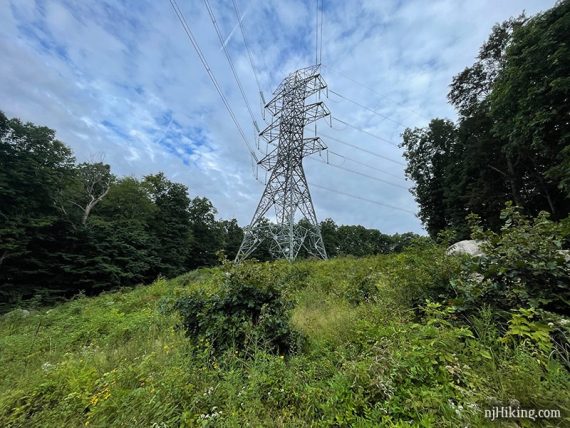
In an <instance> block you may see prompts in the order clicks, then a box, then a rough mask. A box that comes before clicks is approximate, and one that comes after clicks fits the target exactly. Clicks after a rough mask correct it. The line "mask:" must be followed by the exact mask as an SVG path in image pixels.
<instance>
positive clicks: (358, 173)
mask: <svg viewBox="0 0 570 428" xmlns="http://www.w3.org/2000/svg"><path fill="white" fill-rule="evenodd" d="M308 159H311V160H314V161H318V162H322V163H324V164H326V165H329V166H332V167H333V168H337V169H341V170H343V171H346V172H350V173H352V174H356V175H360V176H361V177H366V178H369V179H371V180H376V181H379V182H381V183H385V184H388V185H390V186H394V187H399V188H400V189H404V190H409V188H408V187H406V186H402V185H401V184H398V183H394V182H392V181H388V180H384V179H383V178H379V177H375V176H373V175H370V174H365V173H364V172H360V171H355V170H353V169H350V168H346V167H344V166H341V165H335V164H334V163H330V162H327V161H325V160H322V159H320V158H314V157H309V158H308Z"/></svg>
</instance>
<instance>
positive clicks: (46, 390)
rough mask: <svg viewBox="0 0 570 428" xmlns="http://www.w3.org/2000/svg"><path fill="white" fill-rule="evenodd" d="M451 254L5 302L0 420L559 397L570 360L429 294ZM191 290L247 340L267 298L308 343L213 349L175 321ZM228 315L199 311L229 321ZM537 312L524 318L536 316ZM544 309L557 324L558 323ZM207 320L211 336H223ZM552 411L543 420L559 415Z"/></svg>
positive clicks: (440, 416)
mask: <svg viewBox="0 0 570 428" xmlns="http://www.w3.org/2000/svg"><path fill="white" fill-rule="evenodd" d="M462 262H463V260H462V259H461V258H457V257H446V256H445V255H444V251H443V249H441V248H439V247H437V246H435V245H433V244H431V246H430V247H426V246H419V247H418V246H416V247H413V248H410V249H408V250H406V251H404V252H402V253H399V254H387V255H380V256H375V257H367V258H361V259H355V258H336V259H333V260H329V261H326V262H324V261H299V262H295V263H292V264H291V263H287V262H284V261H278V262H273V263H247V264H245V265H243V266H241V267H239V268H237V269H234V268H231V267H230V266H229V265H228V266H224V267H221V268H213V269H199V270H196V271H192V272H189V273H187V274H185V275H183V276H181V277H179V278H176V279H173V280H169V281H166V280H160V281H157V282H155V283H154V284H152V285H149V286H144V287H137V288H134V289H132V290H129V291H127V290H123V291H120V292H112V293H103V294H101V295H99V296H97V297H80V298H77V299H74V300H73V301H69V302H67V303H65V304H62V305H58V306H56V307H53V308H50V309H47V308H40V309H37V310H32V311H29V312H25V311H13V312H11V313H10V314H7V315H4V316H3V317H1V318H0V349H2V352H0V371H1V372H2V376H1V377H0V425H2V426H7V427H18V426H97V427H98V426H153V424H156V425H158V426H168V427H171V426H247V425H250V426H323V427H325V426H387V427H390V426H392V427H403V426H440V427H457V426H477V427H478V426H488V425H489V421H488V420H485V418H484V413H483V411H484V409H486V408H489V407H490V406H492V405H499V404H503V405H509V403H510V402H512V401H513V400H517V401H518V402H519V403H520V405H521V407H523V408H549V409H552V408H553V409H562V410H563V409H565V408H567V407H568V403H569V402H570V395H569V391H570V376H569V375H568V371H567V369H566V368H564V367H563V366H562V365H561V364H560V363H559V362H558V360H557V358H554V356H550V354H547V355H546V354H545V353H544V352H542V351H540V349H539V348H538V345H536V344H534V343H535V342H534V341H531V339H527V342H528V344H524V343H523V342H524V339H523V338H522V337H520V336H513V337H512V340H510V339H509V342H508V343H503V341H501V340H500V334H501V331H500V330H498V329H497V326H496V324H495V321H494V313H492V311H490V310H489V309H486V310H484V311H482V312H476V313H474V314H473V315H472V316H470V317H469V323H465V322H464V320H465V318H464V317H463V316H462V314H461V312H460V310H459V309H458V308H457V309H456V308H454V307H453V305H451V306H450V305H449V302H448V301H446V300H442V301H436V299H435V298H431V302H432V303H429V304H427V305H426V304H425V298H429V295H430V294H434V295H437V294H438V293H433V292H432V291H430V290H431V287H432V285H433V284H435V283H438V285H437V286H436V287H435V289H437V290H441V289H442V288H441V287H443V284H444V283H445V282H446V281H449V280H450V279H454V278H457V277H458V276H459V275H460V271H459V269H458V267H460V266H461V263H462ZM229 271H231V273H230V276H227V275H226V273H228V272H229ZM426 295H428V297H422V296H426ZM196 296H198V297H200V298H201V297H203V299H201V300H200V299H198V300H196V302H202V303H204V304H206V305H207V304H213V303H215V304H216V305H217V307H218V308H222V307H223V305H221V304H220V302H221V301H222V298H223V297H224V296H225V298H226V302H231V303H228V305H230V306H231V307H236V308H239V314H238V315H237V316H238V318H240V319H242V320H243V321H244V324H249V325H250V327H248V328H249V329H248V330H244V331H245V335H246V337H247V338H249V339H253V337H254V336H255V335H257V334H258V333H254V332H253V331H252V330H254V329H256V328H258V325H257V326H256V325H254V324H253V323H251V322H250V320H251V318H250V317H249V314H251V312H252V310H253V309H254V308H256V309H255V310H256V311H258V313H261V309H260V308H261V307H263V305H259V304H258V302H260V301H271V302H277V306H278V307H281V308H285V311H284V312H282V314H287V317H286V318H285V319H287V322H288V325H289V328H290V329H291V330H293V331H298V332H299V334H300V335H302V336H303V338H304V339H303V342H302V343H303V346H302V347H298V348H296V352H294V353H291V354H289V355H287V356H284V355H279V353H278V352H268V348H267V346H266V345H267V343H264V342H263V341H262V340H249V339H246V340H245V341H244V342H243V347H242V348H241V352H240V351H238V352H237V353H236V352H235V350H236V348H235V347H233V345H229V346H228V347H227V351H226V352H213V351H214V349H213V347H212V345H211V343H210V345H208V344H207V343H206V342H205V341H204V340H202V341H200V338H199V337H198V336H197V335H196V336H192V335H191V336H190V337H188V336H187V334H186V331H185V330H183V329H179V328H176V326H177V325H179V324H180V321H181V318H180V314H179V312H178V311H172V310H171V308H172V306H173V304H174V303H175V302H178V301H184V299H185V298H186V297H192V298H194V297H196ZM364 296H368V297H364ZM246 302H256V303H253V304H252V305H251V308H250V307H248V305H247V304H246ZM416 303H417V304H420V307H418V306H417V305H416ZM421 308H425V309H421ZM193 313H196V312H193ZM201 313H202V314H204V313H206V312H204V311H202V312H201ZM227 313H228V312H225V309H223V310H221V311H218V312H216V313H213V312H209V314H210V315H212V317H206V318H207V319H208V321H211V320H213V321H216V320H217V319H218V317H219V319H224V321H223V322H224V323H225V324H224V326H227V327H228V328H229V329H231V330H232V331H234V332H239V328H240V326H239V325H238V323H237V322H236V323H233V322H232V320H231V319H228V318H229V316H227ZM536 313H537V315H536V316H535V317H534V318H532V319H530V322H531V323H542V322H543V321H544V320H542V319H541V318H542V317H543V315H542V314H540V313H539V312H538V310H537V312H536ZM515 314H518V312H515ZM242 315H243V317H242ZM289 315H290V317H289ZM539 317H540V318H539ZM206 318H204V319H206ZM259 318H261V316H260V317H259ZM278 319H280V320H283V319H284V318H281V317H280V316H279V318H278ZM548 322H552V323H553V324H554V326H553V327H549V328H550V329H551V332H552V333H554V331H555V330H557V329H560V328H566V327H564V326H565V325H566V324H567V323H568V321H567V320H564V319H563V318H558V319H554V318H553V319H552V320H551V321H548ZM282 325H283V324H281V323H277V324H276V325H275V324H274V325H272V326H271V327H268V329H267V330H277V331H278V330H279V328H280V326H282ZM207 326H208V329H209V330H208V331H209V332H213V331H214V329H212V324H207ZM204 328H205V327H204ZM200 331H201V332H202V333H204V332H205V331H206V330H200ZM217 331H218V334H217V335H212V336H211V337H225V339H228V338H229V337H230V336H229V335H227V334H226V332H225V331H221V330H217ZM513 331H514V330H513ZM531 331H533V330H532V327H531ZM266 333H267V331H265V332H264V333H263V334H266ZM204 334H205V333H204ZM202 337H203V336H202ZM272 337H273V336H272ZM189 339H190V340H189ZM230 342H231V340H230ZM132 409H136V412H133V411H132ZM563 412H564V410H563ZM563 415H564V416H563V419H561V420H553V421H552V422H554V423H557V424H559V425H565V424H567V423H568V419H567V416H566V415H565V414H564V413H563ZM564 418H566V419H564ZM527 422H528V424H527V425H528V426H541V424H542V423H543V422H544V421H543V420H537V421H536V422H532V421H527ZM156 425H155V426H156Z"/></svg>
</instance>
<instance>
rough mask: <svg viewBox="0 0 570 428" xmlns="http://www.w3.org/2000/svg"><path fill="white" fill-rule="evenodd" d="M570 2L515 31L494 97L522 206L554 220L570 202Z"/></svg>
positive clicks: (492, 101)
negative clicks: (513, 161)
mask: <svg viewBox="0 0 570 428" xmlns="http://www.w3.org/2000/svg"><path fill="white" fill-rule="evenodd" d="M569 33H570V2H569V1H562V2H559V3H558V4H557V6H555V7H554V8H552V9H550V10H549V11H547V12H545V13H543V14H539V15H537V16H535V17H533V18H531V19H529V20H528V21H527V22H526V23H525V25H521V26H519V27H518V28H516V30H515V31H514V33H513V35H512V40H511V41H510V43H509V45H508V47H507V49H506V54H505V56H504V63H503V67H502V69H501V70H500V72H499V73H498V76H497V79H496V83H495V85H494V89H493V92H492V94H491V95H490V107H491V114H492V116H493V119H494V126H493V131H494V132H495V134H496V135H497V136H499V137H501V138H503V139H504V140H505V141H506V142H507V143H506V145H505V147H504V152H505V154H506V155H507V156H509V157H511V158H514V159H516V161H517V165H516V167H517V168H519V169H520V172H519V173H518V175H520V176H521V178H520V181H521V182H522V187H523V188H522V189H521V191H522V192H523V194H524V198H525V201H524V203H523V206H524V207H525V208H526V209H527V211H529V212H530V213H531V214H537V213H538V211H540V210H541V209H547V210H548V211H550V212H551V213H552V214H553V216H554V217H555V218H563V217H565V216H566V215H568V212H569V209H570V206H569V200H568V198H569V197H570V149H569V146H570V122H569V121H568V117H569V116H570V102H569V99H570V98H569V97H570V77H569V75H570V47H569V46H568V34H569Z"/></svg>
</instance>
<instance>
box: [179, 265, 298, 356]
mask: <svg viewBox="0 0 570 428" xmlns="http://www.w3.org/2000/svg"><path fill="white" fill-rule="evenodd" d="M248 267H249V266H248V265H245V266H241V267H238V268H234V269H230V270H228V271H226V272H225V273H226V278H225V280H224V282H223V283H222V285H221V286H220V287H219V289H218V290H217V291H216V292H215V293H213V294H207V293H205V292H204V291H202V290H197V291H194V292H193V293H192V294H190V295H188V296H184V297H182V298H181V299H179V300H178V301H177V302H176V304H175V307H176V309H177V310H178V311H179V312H180V314H181V316H182V325H183V327H184V329H185V330H186V333H187V335H188V336H189V338H190V339H192V340H193V341H194V342H195V343H198V344H203V345H205V346H210V347H211V348H212V350H213V352H215V353H217V354H219V353H222V352H224V351H226V350H228V349H235V350H236V351H240V352H245V351H246V350H247V349H248V347H250V346H251V344H257V345H259V346H260V347H262V348H264V349H266V350H268V351H269V352H276V353H279V354H289V353H291V352H293V351H295V349H296V347H297V344H298V342H299V336H298V334H297V333H296V332H295V331H294V330H293V329H292V328H291V326H290V322H289V311H288V310H289V309H290V305H289V304H288V303H287V302H286V301H285V300H284V299H283V297H282V295H281V292H280V291H279V289H278V288H277V287H276V286H275V284H274V283H272V282H268V283H260V282H258V281H255V282H253V281H252V278H251V275H250V273H249V272H248Z"/></svg>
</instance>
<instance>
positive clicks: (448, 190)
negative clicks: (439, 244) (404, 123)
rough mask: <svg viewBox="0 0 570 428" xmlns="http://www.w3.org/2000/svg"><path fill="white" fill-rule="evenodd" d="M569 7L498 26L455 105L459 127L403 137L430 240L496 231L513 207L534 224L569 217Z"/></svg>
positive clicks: (457, 89)
mask: <svg viewBox="0 0 570 428" xmlns="http://www.w3.org/2000/svg"><path fill="white" fill-rule="evenodd" d="M568 34H570V2H569V1H561V2H559V3H557V5H556V6H555V7H553V8H552V9H550V10H548V11H546V12H545V13H543V14H540V15H537V16H534V17H532V18H530V19H528V18H525V17H524V16H520V17H518V18H513V19H510V20H508V21H506V22H504V23H502V24H500V25H496V26H495V27H494V28H493V31H492V33H491V35H490V37H489V39H488V40H487V42H485V43H484V44H483V46H482V47H481V49H480V52H479V55H478V57H477V59H476V61H475V63H474V64H473V65H472V66H471V67H468V68H466V69H465V70H463V71H462V72H461V73H459V74H458V75H457V76H455V78H454V79H453V82H452V83H451V89H450V92H449V95H448V98H449V101H450V102H451V104H452V105H453V106H454V107H455V108H456V109H457V111H458V116H459V117H458V120H457V122H456V123H453V122H452V121H449V120H443V119H433V120H432V121H431V123H430V124H429V126H427V127H426V128H421V129H418V128H416V129H407V130H406V131H405V132H404V134H403V144H402V146H403V147H404V148H405V156H406V158H407V160H408V167H407V170H406V172H407V174H408V176H409V177H410V178H411V179H413V180H414V181H415V183H416V185H415V188H414V194H415V196H416V200H417V201H418V203H419V205H420V218H421V219H422V221H423V223H424V224H425V226H426V228H427V230H428V232H429V233H430V235H431V236H435V235H437V233H438V232H440V231H441V230H443V229H445V228H448V227H450V228H452V229H453V230H454V231H455V232H456V233H457V237H458V238H464V237H466V236H467V235H468V234H469V228H468V225H467V222H466V220H465V218H466V216H467V214H468V213H471V212H472V213H476V214H478V215H479V216H480V217H481V218H482V219H483V221H484V222H485V223H486V224H487V225H488V226H489V227H491V228H492V229H495V230H496V229H498V228H499V226H500V224H501V221H500V210H501V208H502V207H504V206H505V202H506V201H508V200H511V201H513V202H514V203H515V204H516V205H518V206H519V207H522V208H523V209H524V211H526V212H527V213H528V214H530V215H536V214H537V213H538V212H539V211H543V210H544V211H547V212H549V213H551V215H552V217H553V218H554V219H561V218H564V217H566V216H568V213H569V211H570V199H569V196H570V145H569V139H570V119H569V118H570V99H569V95H570V77H569V76H570V47H569V45H568Z"/></svg>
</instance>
